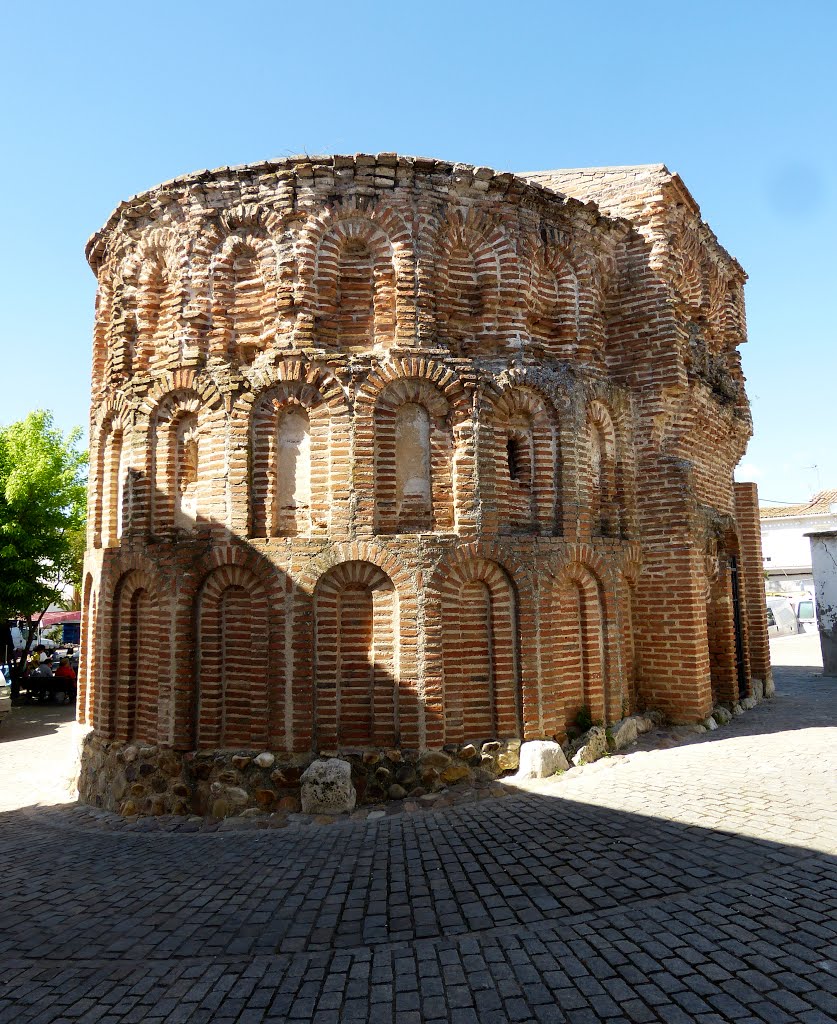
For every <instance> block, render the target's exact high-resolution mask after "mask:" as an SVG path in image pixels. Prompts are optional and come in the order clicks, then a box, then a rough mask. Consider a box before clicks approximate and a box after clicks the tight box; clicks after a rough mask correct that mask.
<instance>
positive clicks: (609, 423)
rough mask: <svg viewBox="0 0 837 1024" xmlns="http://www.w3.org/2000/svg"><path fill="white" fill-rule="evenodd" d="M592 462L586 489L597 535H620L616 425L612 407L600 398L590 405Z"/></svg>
mask: <svg viewBox="0 0 837 1024" xmlns="http://www.w3.org/2000/svg"><path fill="white" fill-rule="evenodd" d="M586 437H587V444H588V463H587V480H586V488H585V489H586V492H587V495H588V499H589V500H588V508H589V514H590V527H591V531H592V533H593V534H594V535H599V536H603V537H607V536H613V535H616V536H618V534H619V506H618V502H617V497H618V495H617V483H616V477H617V464H618V459H617V444H616V428H615V427H614V425H613V419H612V417H611V415H610V410H609V409H608V407H607V406H606V405H605V404H604V402H602V401H601V400H599V399H593V401H591V402H590V403H589V405H588V406H587V430H586Z"/></svg>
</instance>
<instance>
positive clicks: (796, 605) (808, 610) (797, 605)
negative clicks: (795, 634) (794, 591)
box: [791, 593, 817, 633]
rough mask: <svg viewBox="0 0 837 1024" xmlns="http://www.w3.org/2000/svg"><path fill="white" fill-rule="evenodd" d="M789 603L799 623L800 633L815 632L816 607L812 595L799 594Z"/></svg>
mask: <svg viewBox="0 0 837 1024" xmlns="http://www.w3.org/2000/svg"><path fill="white" fill-rule="evenodd" d="M791 603H792V604H793V610H794V611H795V612H796V618H797V621H798V622H799V632H800V633H816V632H817V606H816V603H815V601H814V595H813V594H808V593H805V594H800V595H799V596H798V597H796V598H794V599H793V600H792V601H791Z"/></svg>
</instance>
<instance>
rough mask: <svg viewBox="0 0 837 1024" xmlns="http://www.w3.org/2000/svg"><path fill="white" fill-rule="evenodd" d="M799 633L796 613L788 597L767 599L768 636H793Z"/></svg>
mask: <svg viewBox="0 0 837 1024" xmlns="http://www.w3.org/2000/svg"><path fill="white" fill-rule="evenodd" d="M798 632H799V624H798V622H797V620H796V612H795V611H794V610H793V605H792V604H791V603H790V601H789V600H788V599H787V598H786V597H768V599H767V635H768V636H771V637H774V636H793V635H794V634H796V633H798Z"/></svg>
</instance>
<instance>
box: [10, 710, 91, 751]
mask: <svg viewBox="0 0 837 1024" xmlns="http://www.w3.org/2000/svg"><path fill="white" fill-rule="evenodd" d="M75 717H76V709H75V705H74V704H34V703H33V704H26V703H24V702H21V703H20V704H18V705H16V706H14V707H13V708H12V710H11V714H9V715H7V716H6V718H5V719H4V721H3V724H2V725H0V743H11V742H14V741H15V740H25V739H31V738H32V737H34V736H48V735H50V734H52V733H56V732H58V730H59V728H60V727H61V726H62V725H64V724H65V723H67V722H72V721H74V719H75Z"/></svg>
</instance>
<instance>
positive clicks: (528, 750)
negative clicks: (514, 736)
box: [517, 740, 569, 779]
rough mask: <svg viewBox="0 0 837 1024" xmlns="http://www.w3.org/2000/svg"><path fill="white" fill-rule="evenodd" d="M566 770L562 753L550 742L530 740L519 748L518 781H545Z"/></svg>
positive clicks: (555, 744) (565, 760) (556, 745)
mask: <svg viewBox="0 0 837 1024" xmlns="http://www.w3.org/2000/svg"><path fill="white" fill-rule="evenodd" d="M568 768H569V764H568V763H567V759H566V757H565V756H564V751H563V750H562V749H561V747H560V746H559V745H558V744H557V743H553V742H552V740H530V741H529V742H528V743H524V744H523V745H522V746H521V748H520V767H519V768H518V771H517V778H519V779H545V778H548V777H549V776H550V775H554V774H555V773H556V772H562V771H566V770H567V769H568Z"/></svg>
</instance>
